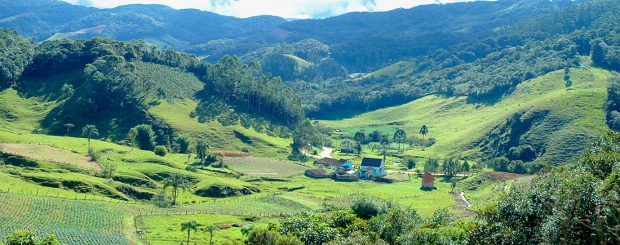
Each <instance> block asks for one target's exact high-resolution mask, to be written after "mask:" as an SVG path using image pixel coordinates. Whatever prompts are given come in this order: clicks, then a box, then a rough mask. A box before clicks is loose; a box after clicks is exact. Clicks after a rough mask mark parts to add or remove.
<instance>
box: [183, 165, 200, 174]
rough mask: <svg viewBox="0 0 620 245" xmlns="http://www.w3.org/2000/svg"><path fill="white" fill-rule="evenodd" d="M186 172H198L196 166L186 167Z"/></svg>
mask: <svg viewBox="0 0 620 245" xmlns="http://www.w3.org/2000/svg"><path fill="white" fill-rule="evenodd" d="M185 170H187V171H190V172H194V173H195V172H197V171H198V169H197V168H196V166H192V165H187V167H185Z"/></svg>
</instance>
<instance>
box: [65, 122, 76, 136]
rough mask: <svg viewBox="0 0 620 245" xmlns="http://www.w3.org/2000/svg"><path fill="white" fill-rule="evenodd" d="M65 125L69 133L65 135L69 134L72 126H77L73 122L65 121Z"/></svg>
mask: <svg viewBox="0 0 620 245" xmlns="http://www.w3.org/2000/svg"><path fill="white" fill-rule="evenodd" d="M65 127H66V128H67V133H66V134H65V136H69V131H70V130H71V128H73V127H75V125H73V124H71V123H65Z"/></svg>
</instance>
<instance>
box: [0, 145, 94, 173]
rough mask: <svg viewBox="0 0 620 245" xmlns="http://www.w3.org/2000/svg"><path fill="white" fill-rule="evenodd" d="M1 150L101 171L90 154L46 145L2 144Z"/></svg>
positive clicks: (35, 158)
mask: <svg viewBox="0 0 620 245" xmlns="http://www.w3.org/2000/svg"><path fill="white" fill-rule="evenodd" d="M0 152H4V153H8V154H13V155H19V156H23V157H26V158H30V159H34V160H39V161H46V162H52V163H58V164H65V165H72V166H77V167H80V168H84V169H87V170H93V171H96V172H101V167H100V166H99V164H97V163H96V162H94V161H91V159H90V157H89V156H84V155H81V154H78V153H74V152H71V151H67V150H63V149H58V148H54V147H51V146H46V145H32V144H0Z"/></svg>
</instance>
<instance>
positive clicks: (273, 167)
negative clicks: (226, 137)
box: [224, 157, 310, 177]
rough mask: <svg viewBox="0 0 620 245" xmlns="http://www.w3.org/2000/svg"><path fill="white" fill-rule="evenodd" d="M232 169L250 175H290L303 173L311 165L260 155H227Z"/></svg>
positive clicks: (227, 161) (226, 160) (227, 160)
mask: <svg viewBox="0 0 620 245" xmlns="http://www.w3.org/2000/svg"><path fill="white" fill-rule="evenodd" d="M224 161H225V162H226V163H227V164H228V166H229V168H230V169H233V170H235V171H237V172H241V173H244V174H245V175H249V176H262V177H289V176H294V175H300V174H303V173H304V171H305V170H307V169H310V168H309V167H306V166H302V165H298V164H294V163H287V162H283V161H278V160H273V159H267V158H259V157H227V158H224Z"/></svg>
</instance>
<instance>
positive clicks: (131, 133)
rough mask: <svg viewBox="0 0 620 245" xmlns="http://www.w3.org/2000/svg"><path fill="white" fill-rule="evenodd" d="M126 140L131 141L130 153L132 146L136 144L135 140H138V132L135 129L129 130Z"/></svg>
mask: <svg viewBox="0 0 620 245" xmlns="http://www.w3.org/2000/svg"><path fill="white" fill-rule="evenodd" d="M127 138H129V140H130V141H131V151H133V146H134V145H135V144H136V139H137V138H138V130H137V129H136V128H131V129H130V130H129V133H127Z"/></svg>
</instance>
